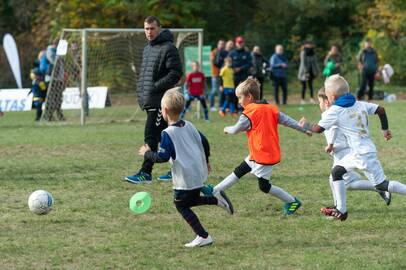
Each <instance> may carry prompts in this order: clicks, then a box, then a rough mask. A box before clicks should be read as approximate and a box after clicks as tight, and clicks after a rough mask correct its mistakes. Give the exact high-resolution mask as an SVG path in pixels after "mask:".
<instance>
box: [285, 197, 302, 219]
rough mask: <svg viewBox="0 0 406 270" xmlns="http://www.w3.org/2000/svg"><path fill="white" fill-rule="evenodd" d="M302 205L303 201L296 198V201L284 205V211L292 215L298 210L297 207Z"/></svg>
mask: <svg viewBox="0 0 406 270" xmlns="http://www.w3.org/2000/svg"><path fill="white" fill-rule="evenodd" d="M300 206H302V203H301V202H300V201H299V200H298V198H295V201H294V202H292V203H285V205H284V206H283V213H284V214H285V215H287V216H288V215H292V214H293V213H295V212H296V210H297V209H299V208H300Z"/></svg>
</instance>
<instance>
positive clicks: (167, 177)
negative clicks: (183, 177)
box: [157, 171, 172, 182]
mask: <svg viewBox="0 0 406 270" xmlns="http://www.w3.org/2000/svg"><path fill="white" fill-rule="evenodd" d="M157 180H159V181H163V182H166V181H171V180H172V172H171V171H168V172H167V173H166V174H164V175H161V176H159V177H158V178H157Z"/></svg>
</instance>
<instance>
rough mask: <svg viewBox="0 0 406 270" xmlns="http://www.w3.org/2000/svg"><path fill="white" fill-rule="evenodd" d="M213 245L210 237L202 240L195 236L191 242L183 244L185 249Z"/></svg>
mask: <svg viewBox="0 0 406 270" xmlns="http://www.w3.org/2000/svg"><path fill="white" fill-rule="evenodd" d="M212 243H213V238H211V236H210V235H209V236H207V237H206V238H203V237H201V236H197V237H196V238H195V239H194V240H193V241H192V242H190V243H187V244H185V247H203V246H207V245H210V244H212Z"/></svg>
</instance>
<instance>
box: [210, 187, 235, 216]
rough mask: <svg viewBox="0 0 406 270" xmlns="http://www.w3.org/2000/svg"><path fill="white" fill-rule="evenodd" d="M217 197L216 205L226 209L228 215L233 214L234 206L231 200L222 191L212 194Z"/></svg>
mask: <svg viewBox="0 0 406 270" xmlns="http://www.w3.org/2000/svg"><path fill="white" fill-rule="evenodd" d="M214 197H216V198H217V205H218V206H220V207H221V208H223V209H224V210H226V211H227V213H229V214H230V215H232V214H234V208H233V205H232V203H231V201H230V200H229V199H228V197H227V195H226V193H225V192H224V191H220V192H217V193H216V194H214Z"/></svg>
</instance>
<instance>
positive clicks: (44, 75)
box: [30, 40, 65, 121]
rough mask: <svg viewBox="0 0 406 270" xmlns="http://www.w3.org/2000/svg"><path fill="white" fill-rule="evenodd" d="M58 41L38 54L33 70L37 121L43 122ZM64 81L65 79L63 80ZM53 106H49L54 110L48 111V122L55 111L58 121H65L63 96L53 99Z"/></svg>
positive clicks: (33, 92)
mask: <svg viewBox="0 0 406 270" xmlns="http://www.w3.org/2000/svg"><path fill="white" fill-rule="evenodd" d="M57 43H58V40H55V41H54V42H52V44H50V45H48V46H47V48H46V49H45V50H41V51H40V52H39V53H38V56H37V59H36V60H35V61H34V64H33V68H32V69H31V73H30V78H31V80H32V84H31V92H32V94H33V107H34V108H35V109H36V115H35V121H39V120H41V117H42V110H43V104H44V102H45V99H46V96H47V90H48V88H49V84H50V81H51V76H52V72H53V69H54V67H55V63H56V59H57V58H56V47H57ZM62 81H63V79H62ZM52 103H53V104H47V106H48V108H47V109H49V108H54V109H53V110H52V112H51V111H50V110H48V115H47V116H46V118H47V120H49V121H50V120H52V117H53V116H52V115H53V111H55V112H56V116H57V118H58V120H60V121H61V120H65V117H64V115H63V113H62V110H61V106H62V94H61V95H60V97H58V98H56V99H54V98H53V99H52Z"/></svg>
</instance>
